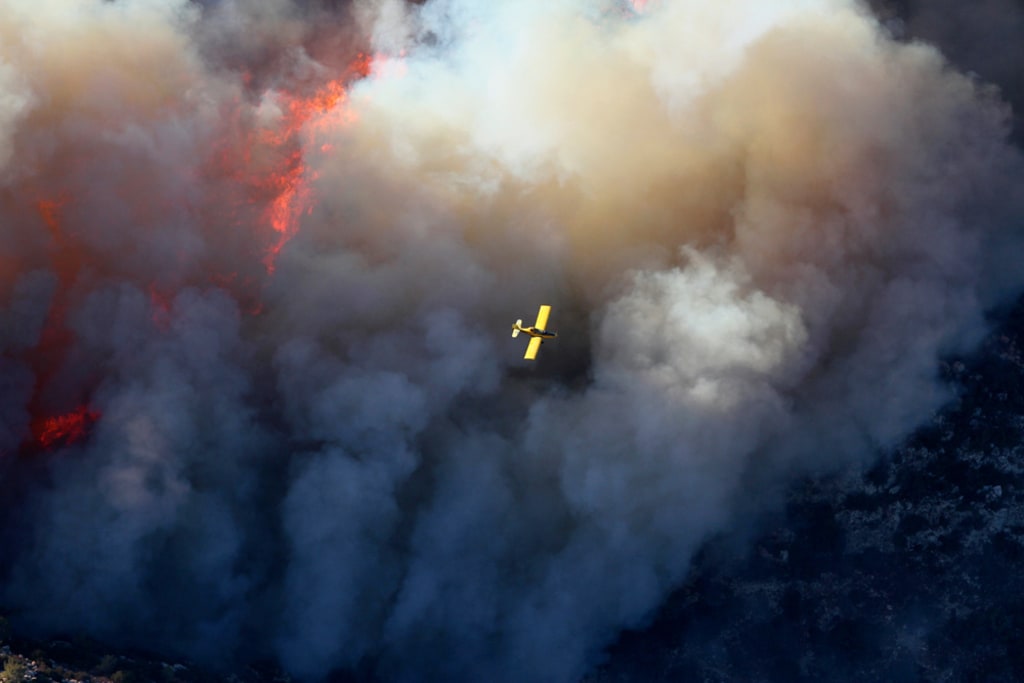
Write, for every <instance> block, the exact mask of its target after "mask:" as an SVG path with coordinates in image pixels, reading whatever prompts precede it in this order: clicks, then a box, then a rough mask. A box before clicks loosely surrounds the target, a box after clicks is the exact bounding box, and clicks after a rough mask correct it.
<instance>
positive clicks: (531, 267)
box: [0, 0, 1024, 681]
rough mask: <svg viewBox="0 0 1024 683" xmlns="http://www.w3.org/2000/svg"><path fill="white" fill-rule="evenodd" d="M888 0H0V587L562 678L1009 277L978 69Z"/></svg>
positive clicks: (866, 443)
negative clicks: (547, 329) (0, 483)
mask: <svg viewBox="0 0 1024 683" xmlns="http://www.w3.org/2000/svg"><path fill="white" fill-rule="evenodd" d="M637 7H639V4H638V5H637ZM891 33H892V31H891V28H886V27H885V26H884V25H883V24H881V23H879V22H878V21H876V20H875V19H874V18H872V16H871V15H869V14H868V13H867V10H866V9H864V8H862V7H861V6H859V5H856V4H854V3H852V2H846V1H844V0H804V1H802V2H778V3H774V2H770V3H766V2H763V1H755V0H730V1H729V2H721V3H714V4H709V3H702V2H691V1H688V0H661V1H660V2H654V1H653V0H652V1H651V2H648V3H646V4H645V6H644V9H643V11H642V12H639V11H637V10H635V9H634V8H633V7H632V6H631V5H630V4H629V3H625V4H618V3H613V2H599V1H597V0H593V1H590V0H558V1H556V2H552V1H551V0H543V1H542V0H523V1H521V2H516V3H493V2H477V1H474V0H430V1H428V2H426V3H422V4H419V3H416V4H413V3H402V2H398V1H397V0H364V1H361V2H355V3H351V4H338V5H332V4H331V3H306V4H301V3H300V4H296V3H289V2H284V1H277V0H265V1H263V2H259V3H242V2H232V1H231V0H223V1H222V2H209V3H203V4H194V3H187V2H183V1H182V0H124V1H121V2H113V3H110V2H100V1H99V0H90V1H88V2H81V1H80V0H64V1H62V2H58V3H55V4H54V3H51V4H50V5H48V6H47V8H45V9H41V8H39V7H38V6H37V5H36V4H35V3H30V2H28V1H27V0H14V1H13V2H9V3H8V6H7V7H6V8H5V9H4V10H3V12H2V13H0V183H2V188H0V240H2V241H3V244H4V248H3V251H2V252H0V268H2V270H0V302H2V303H0V306H2V308H0V322H2V327H0V370H2V376H0V453H2V454H3V455H2V456H0V476H3V477H4V480H5V484H7V485H6V486H5V488H7V489H10V490H11V491H12V493H11V495H10V496H9V497H7V498H5V499H4V502H3V503H0V522H2V525H3V526H2V528H0V540H4V541H6V542H5V543H4V546H5V551H4V552H5V556H4V558H3V559H4V560H5V562H4V563H3V565H2V567H0V580H2V583H0V604H2V605H3V606H4V607H5V608H6V609H8V610H10V611H11V612H12V614H13V616H14V617H15V619H16V621H17V622H18V623H19V624H21V626H22V627H23V628H26V629H29V630H34V631H36V632H39V633H55V632H68V631H71V632H81V633H88V634H91V635H93V636H95V637H99V638H102V639H106V640H108V641H111V642H116V643H123V644H126V645H133V646H141V647H145V648H148V649H152V650H157V651H160V652H169V653H176V654H184V655H187V656H190V657H194V658H199V659H202V660H205V661H211V662H223V661H239V660H247V659H252V658H257V657H265V656H267V654H268V653H269V654H270V656H272V657H273V658H274V659H276V660H277V661H279V662H280V663H281V664H282V665H283V666H284V667H285V668H286V669H287V670H288V671H289V672H290V673H292V674H293V675H295V676H296V677H298V678H299V679H302V680H318V679H321V678H323V677H325V676H327V675H328V674H329V673H330V672H332V671H337V670H356V669H358V670H363V671H365V670H372V671H374V672H375V673H376V674H377V675H379V676H381V677H382V678H383V679H385V680H398V681H418V680H446V681H453V680H464V681H479V680H489V681H523V680H550V681H574V680H578V679H579V678H580V677H581V676H582V675H583V674H585V672H586V671H587V670H588V668H589V667H590V666H592V665H593V663H594V662H595V661H596V660H597V658H598V657H599V655H600V651H601V649H602V647H604V646H605V645H606V644H607V643H608V642H609V640H610V639H612V638H613V637H614V636H615V635H616V634H617V633H618V632H619V631H620V630H621V629H623V628H626V627H631V626H636V625H638V624H641V623H643V622H644V620H645V619H646V618H648V616H649V615H650V613H651V611H652V610H653V609H654V608H655V607H656V606H657V605H658V604H659V602H660V601H661V600H662V599H663V598H664V596H665V595H666V594H667V593H668V591H670V590H671V588H672V587H673V586H674V585H677V583H678V582H679V581H680V580H681V578H682V577H683V576H684V574H685V573H686V571H687V568H688V566H689V562H690V559H691V558H692V556H693V554H694V553H695V552H696V550H697V549H698V548H699V547H700V546H701V544H702V543H703V542H704V541H705V540H706V539H707V538H708V537H709V536H710V535H712V534H715V533H717V532H719V531H722V530H726V529H729V528H732V527H733V526H734V525H736V524H742V523H743V521H742V520H743V518H744V515H746V514H750V513H751V511H754V512H756V511H757V510H758V509H759V508H760V507H762V506H764V505H768V504H770V503H771V501H772V499H773V494H772V491H774V490H775V489H776V487H777V486H778V485H779V484H780V482H781V483H783V484H784V483H785V482H786V481H787V480H788V479H789V477H791V476H793V475H794V474H802V473H806V472H808V471H810V472H824V471H829V470H833V469H835V468H838V467H843V466H847V465H849V464H850V463H867V462H870V460H871V459H872V457H873V455H874V454H875V453H876V452H877V449H878V448H884V447H887V446H891V445H893V444H895V443H898V442H899V441H900V440H901V439H903V438H905V437H906V435H908V434H909V433H911V432H912V431H913V430H914V428H915V427H916V426H917V425H918V424H920V423H921V421H922V420H924V419H926V418H927V417H928V416H929V415H931V414H932V412H933V411H935V410H937V409H938V408H939V407H941V406H942V405H943V403H944V402H945V401H946V400H947V399H948V398H949V389H948V388H947V387H946V386H945V385H944V384H943V383H942V382H940V381H939V379H938V376H937V370H936V368H937V364H938V361H939V359H940V358H941V357H943V356H944V355H946V354H952V353H959V352H964V351H966V350H969V349H970V348H972V346H973V345H974V344H976V343H977V341H978V340H979V338H980V337H981V335H982V334H983V333H984V332H985V329H986V328H985V322H984V320H985V316H986V314H987V313H988V312H989V311H991V310H992V309H993V308H996V307H998V306H1000V305H1003V304H1005V303H1006V302H1008V301H1011V300H1012V299H1013V298H1014V297H1015V296H1016V295H1017V294H1018V293H1019V291H1020V289H1021V285H1022V282H1021V279H1022V277H1024V272H1022V271H1021V269H1020V268H1019V266H1018V264H1017V263H1016V254H1018V253H1020V252H1019V251H1018V250H1019V249H1020V247H1021V246H1022V244H1021V239H1022V233H1021V230H1020V218H1019V217H1020V215H1021V209H1022V208H1024V192H1022V187H1021V178H1022V177H1024V176H1022V175H1021V171H1022V160H1021V157H1020V154H1019V153H1018V151H1017V150H1016V149H1015V148H1014V147H1013V146H1012V145H1011V144H1010V143H1009V141H1008V140H1009V135H1010V130H1011V114H1010V112H1009V111H1008V108H1007V107H1006V105H1005V104H1004V103H1003V101H1002V100H1001V99H1000V97H999V95H998V93H997V92H995V91H994V90H993V89H992V88H990V87H989V86H987V85H985V84H984V82H983V81H981V80H979V79H977V78H973V77H970V76H967V75H964V74H963V73H960V72H959V71H957V70H956V69H954V68H953V67H952V66H951V65H950V64H949V63H948V62H946V61H945V59H944V58H943V56H942V54H940V53H939V52H938V51H937V50H936V49H934V48H932V47H929V46H928V45H927V44H924V43H919V42H902V43H901V42H898V41H897V40H895V39H894V38H893V37H892V35H891ZM371 56H372V57H371ZM371 62H372V63H371ZM339 82H340V83H341V85H337V83H339ZM332 83H333V84H334V85H332ZM342 86H343V90H344V93H342ZM332 87H333V88H335V89H334V90H331V88H332ZM325 92H326V93H331V95H330V97H328V96H327V95H324V93H325ZM318 98H319V99H318ZM312 102H317V103H319V104H316V105H315V106H314V105H313V104H310V103H312ZM275 221H276V222H275ZM277 223H287V224H288V226H291V227H289V229H288V230H285V231H281V230H279V229H278V227H275V226H276V225H277ZM292 227H294V228H295V229H294V230H293V231H290V230H291V228H292ZM278 248H280V251H279V252H278V251H277V250H278ZM541 303H549V304H552V305H553V306H554V314H553V317H552V326H553V327H554V328H556V329H558V330H559V332H560V336H559V338H558V339H557V340H556V341H554V342H551V343H548V344H545V346H544V348H543V350H542V352H541V357H540V360H539V361H538V362H537V363H536V364H530V365H527V364H526V363H525V362H523V361H521V360H519V359H520V354H521V353H522V351H523V348H522V345H521V344H520V343H519V342H521V341H522V340H521V339H518V340H512V339H511V338H510V337H509V333H508V332H509V324H510V323H511V322H512V321H514V320H515V319H516V318H524V319H525V318H529V317H530V316H531V315H533V313H534V311H535V310H536V307H537V305H538V304H541ZM83 403H84V404H86V405H88V406H89V407H90V409H91V410H93V411H95V413H96V414H97V415H99V417H98V418H97V419H96V420H95V423H94V424H91V425H90V426H89V429H88V434H87V435H86V437H85V438H83V439H80V440H69V442H68V443H66V444H64V445H61V446H59V447H56V448H49V449H47V448H40V447H39V446H38V444H35V445H33V434H34V432H33V429H34V425H35V424H38V423H39V422H40V421H41V420H44V419H45V418H46V417H47V416H50V415H60V414H64V413H67V412H68V411H71V410H73V409H75V408H76V407H77V406H79V405H82V404H83Z"/></svg>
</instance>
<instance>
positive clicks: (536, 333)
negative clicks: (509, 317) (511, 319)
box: [512, 324, 558, 339]
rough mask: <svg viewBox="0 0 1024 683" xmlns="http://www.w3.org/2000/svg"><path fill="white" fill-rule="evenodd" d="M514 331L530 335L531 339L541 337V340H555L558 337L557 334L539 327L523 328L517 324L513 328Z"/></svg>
mask: <svg viewBox="0 0 1024 683" xmlns="http://www.w3.org/2000/svg"><path fill="white" fill-rule="evenodd" d="M512 329H513V330H519V331H520V332H522V333H523V334H528V335H530V336H531V337H540V338H541V339H554V338H555V337H557V336H558V333H557V332H548V331H547V330H542V329H540V328H537V327H532V326H531V327H523V326H522V325H519V324H516V325H513V326H512Z"/></svg>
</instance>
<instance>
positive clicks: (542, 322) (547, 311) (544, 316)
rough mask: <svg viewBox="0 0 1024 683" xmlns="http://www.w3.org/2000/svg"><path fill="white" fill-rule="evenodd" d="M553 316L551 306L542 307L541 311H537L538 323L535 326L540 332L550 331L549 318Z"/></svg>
mask: <svg viewBox="0 0 1024 683" xmlns="http://www.w3.org/2000/svg"><path fill="white" fill-rule="evenodd" d="M549 315H551V307H550V306H541V307H540V310H539V311H537V322H535V323H534V324H533V326H534V327H536V328H537V329H538V330H546V329H548V316H549Z"/></svg>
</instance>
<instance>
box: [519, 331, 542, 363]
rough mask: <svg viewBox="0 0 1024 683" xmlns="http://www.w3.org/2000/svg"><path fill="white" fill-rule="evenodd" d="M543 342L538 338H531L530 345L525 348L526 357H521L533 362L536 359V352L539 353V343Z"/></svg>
mask: <svg viewBox="0 0 1024 683" xmlns="http://www.w3.org/2000/svg"><path fill="white" fill-rule="evenodd" d="M542 341H544V340H543V339H541V338H540V337H533V338H531V339H530V345H529V346H527V347H526V355H525V356H523V358H525V359H526V360H534V359H535V358H537V352H538V351H540V343H541V342H542Z"/></svg>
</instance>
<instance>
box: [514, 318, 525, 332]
mask: <svg viewBox="0 0 1024 683" xmlns="http://www.w3.org/2000/svg"><path fill="white" fill-rule="evenodd" d="M522 324H523V320H522V318H520V319H519V320H517V321H516V324H515V325H513V326H512V336H513V337H518V336H519V326H520V325H522Z"/></svg>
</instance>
